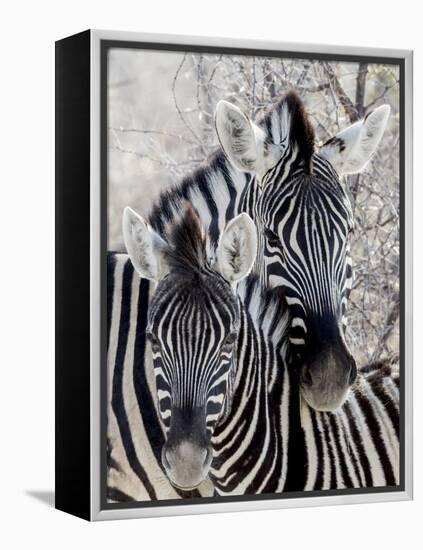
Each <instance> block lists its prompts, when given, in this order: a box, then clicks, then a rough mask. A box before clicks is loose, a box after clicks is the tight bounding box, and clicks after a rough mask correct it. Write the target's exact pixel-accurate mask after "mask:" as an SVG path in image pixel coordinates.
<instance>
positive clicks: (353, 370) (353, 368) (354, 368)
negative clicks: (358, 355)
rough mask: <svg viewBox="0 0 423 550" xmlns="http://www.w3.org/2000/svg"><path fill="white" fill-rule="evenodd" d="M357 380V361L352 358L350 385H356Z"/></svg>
mask: <svg viewBox="0 0 423 550" xmlns="http://www.w3.org/2000/svg"><path fill="white" fill-rule="evenodd" d="M356 378H357V364H356V362H355V360H354V359H353V358H352V357H351V370H350V376H349V379H348V382H349V384H354V382H355V379H356Z"/></svg>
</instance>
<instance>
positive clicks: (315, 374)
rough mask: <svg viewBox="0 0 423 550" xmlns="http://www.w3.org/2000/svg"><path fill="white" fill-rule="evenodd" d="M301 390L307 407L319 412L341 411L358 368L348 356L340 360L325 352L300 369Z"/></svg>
mask: <svg viewBox="0 0 423 550" xmlns="http://www.w3.org/2000/svg"><path fill="white" fill-rule="evenodd" d="M300 372H301V374H300V388H301V394H302V397H303V398H304V399H305V401H306V402H307V404H308V405H309V406H310V407H311V408H313V409H315V410H316V411H321V412H332V411H335V410H336V409H338V408H339V407H341V406H342V405H343V404H344V403H345V401H346V399H347V397H348V393H349V389H350V387H351V386H352V385H353V384H354V382H355V379H356V377H357V367H356V364H355V361H354V359H353V358H352V356H351V355H349V354H346V355H342V356H339V355H338V354H336V353H333V352H332V351H328V352H325V353H324V354H321V355H320V356H319V357H318V358H316V359H315V360H314V361H313V362H310V363H308V364H305V365H303V366H302V368H301V371H300Z"/></svg>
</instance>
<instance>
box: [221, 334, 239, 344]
mask: <svg viewBox="0 0 423 550" xmlns="http://www.w3.org/2000/svg"><path fill="white" fill-rule="evenodd" d="M236 336H237V333H236V332H231V333H230V334H228V336H226V338H225V339H224V341H223V345H224V346H231V345H232V344H233V343H234V342H235V340H236Z"/></svg>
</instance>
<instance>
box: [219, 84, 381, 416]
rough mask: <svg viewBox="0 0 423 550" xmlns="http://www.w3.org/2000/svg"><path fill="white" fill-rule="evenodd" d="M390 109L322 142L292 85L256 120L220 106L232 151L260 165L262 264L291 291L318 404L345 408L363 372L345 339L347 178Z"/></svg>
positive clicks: (372, 145) (236, 160)
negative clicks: (344, 180)
mask: <svg viewBox="0 0 423 550" xmlns="http://www.w3.org/2000/svg"><path fill="white" fill-rule="evenodd" d="M389 112H390V108H389V107H388V106H386V105H384V106H381V107H379V108H377V109H376V110H374V111H373V112H372V113H370V114H369V115H368V116H367V117H366V118H365V119H364V120H360V121H358V122H356V123H354V124H353V125H352V126H350V127H348V128H346V129H344V130H343V131H341V132H340V133H339V134H338V135H337V136H335V137H334V138H332V139H330V140H329V141H327V142H326V143H325V144H324V145H323V146H322V147H321V148H320V149H319V150H317V151H315V145H314V131H313V128H312V126H311V123H310V121H309V119H308V116H307V114H306V112H305V110H304V106H303V103H302V101H301V99H300V98H299V97H298V96H297V95H296V94H295V93H294V92H289V93H288V94H287V95H286V96H285V98H283V99H282V100H281V101H280V102H279V103H277V104H276V105H275V106H273V107H272V109H271V110H270V111H269V112H268V113H267V114H266V115H265V117H264V119H263V120H262V121H261V123H260V124H259V125H255V124H254V123H253V122H252V121H251V120H250V119H249V118H248V117H247V116H246V115H245V114H244V113H242V112H241V111H240V110H239V109H238V108H237V107H235V106H234V105H231V104H230V103H227V102H224V101H221V102H220V103H219V104H218V106H217V109H216V117H215V124H216V130H217V134H218V136H219V140H220V143H221V146H222V148H223V150H224V151H225V154H226V155H227V157H228V158H229V159H230V160H231V162H232V163H233V164H234V165H235V166H236V167H238V168H239V169H240V170H243V171H247V172H250V173H252V174H253V178H252V182H251V183H250V188H249V191H248V193H249V197H248V199H247V206H246V210H247V211H249V212H251V215H252V217H253V219H254V221H255V223H256V226H257V229H258V235H259V248H258V256H257V262H256V271H257V272H258V274H259V275H260V277H261V279H262V282H263V283H264V284H269V285H270V286H273V287H281V288H282V289H283V291H284V294H285V296H286V299H287V302H288V304H289V306H290V309H291V319H292V322H291V331H290V342H291V352H292V357H293V361H294V362H295V363H297V364H298V372H299V381H300V386H301V390H302V395H303V397H304V398H305V400H306V401H307V403H308V404H309V405H310V406H311V407H313V408H315V409H317V410H322V411H331V410H334V409H336V408H337V407H339V406H340V405H341V404H342V403H343V401H344V400H345V398H346V395H347V392H348V388H349V387H350V385H351V384H352V383H353V382H354V380H355V377H356V372H357V369H356V366H355V361H354V359H353V357H352V355H351V353H350V351H349V349H348V346H347V344H346V342H345V339H344V328H345V326H344V324H345V322H344V314H345V308H346V302H347V298H348V295H349V290H350V288H351V281H352V268H351V262H350V258H349V235H350V232H351V230H352V228H353V215H352V210H351V205H350V201H349V199H348V196H347V194H346V192H345V190H344V188H343V186H342V185H341V183H340V178H341V177H342V175H344V174H352V173H358V172H360V171H361V170H362V169H363V168H364V167H365V166H366V164H367V162H368V161H369V160H370V158H371V157H372V155H373V153H374V152H375V150H376V148H377V146H378V144H379V142H380V139H381V137H382V135H383V132H384V129H385V126H386V123H387V120H388V117H389Z"/></svg>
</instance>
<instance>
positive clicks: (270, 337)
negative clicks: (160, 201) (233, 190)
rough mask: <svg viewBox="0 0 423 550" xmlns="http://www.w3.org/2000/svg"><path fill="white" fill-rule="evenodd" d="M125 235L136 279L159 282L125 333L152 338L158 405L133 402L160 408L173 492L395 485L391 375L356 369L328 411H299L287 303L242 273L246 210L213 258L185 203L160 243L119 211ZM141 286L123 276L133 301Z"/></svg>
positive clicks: (248, 256) (253, 240)
mask: <svg viewBox="0 0 423 550" xmlns="http://www.w3.org/2000/svg"><path fill="white" fill-rule="evenodd" d="M124 238H125V243H126V246H127V249H128V253H129V257H130V261H131V262H132V264H133V268H135V270H136V271H137V272H138V275H139V276H141V277H144V278H149V279H151V280H154V281H155V282H156V283H157V287H156V290H155V292H154V294H153V296H152V299H151V303H150V307H149V310H148V315H147V319H144V321H143V322H142V323H141V325H140V326H139V323H140V321H139V319H138V323H137V322H136V319H137V315H139V312H140V311H141V312H142V311H143V309H142V308H140V307H139V303H138V307H135V308H134V312H133V313H131V314H130V317H131V322H130V323H129V325H128V326H127V327H126V329H127V331H128V333H130V334H132V338H135V341H136V338H137V337H142V338H144V337H147V338H149V340H150V342H151V346H152V350H153V364H154V381H155V387H156V390H155V397H156V405H155V406H154V407H153V406H152V404H151V400H150V403H147V402H146V401H144V403H143V404H142V403H140V402H139V403H138V406H139V407H142V406H146V407H148V408H150V407H151V410H150V412H151V413H153V414H157V411H158V415H159V416H160V421H161V425H162V426H163V432H161V434H162V448H161V450H160V455H161V457H160V459H161V462H162V466H163V468H164V470H165V472H166V475H167V478H168V480H169V481H170V482H171V484H172V486H173V487H175V488H176V489H177V490H179V491H185V490H188V491H195V490H197V489H196V488H197V487H199V486H200V485H201V483H204V481H205V480H207V479H209V480H210V481H211V483H212V486H213V491H214V493H215V494H217V495H239V494H241V495H245V494H257V493H281V492H288V491H309V490H319V489H342V488H350V487H376V486H388V485H389V486H390V485H397V484H398V483H399V464H398V463H399V451H398V449H399V408H398V401H399V387H398V383H399V382H398V375H397V374H395V372H393V371H394V369H391V367H389V366H385V367H384V368H383V369H380V368H379V369H376V368H369V369H367V371H366V370H365V371H364V372H363V374H361V375H360V376H359V377H358V378H357V380H356V381H355V383H354V387H353V388H352V390H351V392H350V396H349V398H348V400H347V402H346V403H344V405H343V406H342V407H341V408H340V409H339V410H337V411H335V412H333V413H331V412H319V411H315V410H314V409H313V408H311V407H310V406H309V405H308V404H307V402H306V400H305V399H304V398H303V396H302V393H301V391H300V384H299V378H298V373H297V371H296V369H293V368H290V365H289V363H288V358H289V353H288V346H289V327H290V311H289V308H288V306H287V304H286V302H285V300H284V299H283V297H281V293H280V290H279V289H277V288H275V289H269V288H267V289H266V288H263V286H262V284H261V282H260V280H259V279H258V278H257V276H255V275H254V274H251V270H252V268H253V264H254V261H255V256H256V253H257V247H258V243H257V234H256V229H255V226H254V223H253V222H252V220H251V219H250V218H249V216H248V215H247V214H245V213H244V214H240V215H238V216H237V217H235V218H234V219H233V220H231V221H230V222H229V223H228V224H227V226H226V227H225V229H224V230H223V232H222V234H221V236H220V238H219V242H218V246H217V250H216V256H215V257H214V258H212V259H210V257H209V256H208V253H207V250H208V248H207V244H206V236H205V233H204V231H203V230H202V228H201V226H200V223H199V221H198V218H197V216H196V214H195V213H194V211H193V209H191V208H188V209H187V211H186V213H185V214H184V215H183V216H182V218H181V221H180V222H178V224H176V225H175V227H174V229H173V231H172V232H171V233H170V234H169V240H168V241H164V240H163V239H162V238H161V236H160V235H158V234H157V233H156V232H155V231H154V230H153V229H152V228H151V227H150V226H149V225H148V224H147V223H146V222H145V221H144V220H143V219H142V218H141V217H140V216H138V215H137V214H136V213H135V212H134V211H133V210H131V209H130V208H127V209H126V210H125V213H124ZM125 266H128V261H127V262H126V264H125ZM128 272H129V271H128ZM124 279H125V277H123V278H122V280H124ZM141 280H142V279H141ZM139 281H140V279H139V278H138V280H135V281H132V280H128V281H127V285H128V289H127V290H128V292H131V290H132V291H134V290H135V294H136V295H135V296H134V300H135V303H136V302H137V301H138V302H139V300H140V299H142V298H140V295H139V293H138V294H137V292H136V289H138V288H139V286H140V283H139ZM122 292H123V290H122ZM133 324H134V326H132V325H133ZM135 347H136V344H135ZM129 357H130V358H132V361H133V362H135V361H136V360H137V359H136V353H135V354H134V353H133V350H130V352H129ZM130 361H131V359H130ZM139 367H140V368H141V369H142V368H143V364H142V362H141V364H140V365H139ZM134 368H135V365H134ZM138 382H139V381H138ZM133 384H134V385H136V384H137V381H136V380H135V377H134V379H133ZM145 387H146V388H147V385H146V386H145ZM153 387H154V384H153V385H150V386H148V388H152V389H153ZM115 389H116V388H115V384H113V389H112V392H113V391H115ZM138 389H140V388H138ZM152 389H150V390H149V391H152ZM123 391H126V390H125V389H124V390H123ZM131 391H133V390H131ZM150 397H151V396H150ZM112 401H113V397H112ZM136 408H137V407H135V406H134V409H136ZM135 430H136V427H135ZM137 434H138V430H136V434H135V433H134V439H136V437H137ZM158 452H159V450H158V449H157V454H158ZM191 494H192V493H191Z"/></svg>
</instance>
